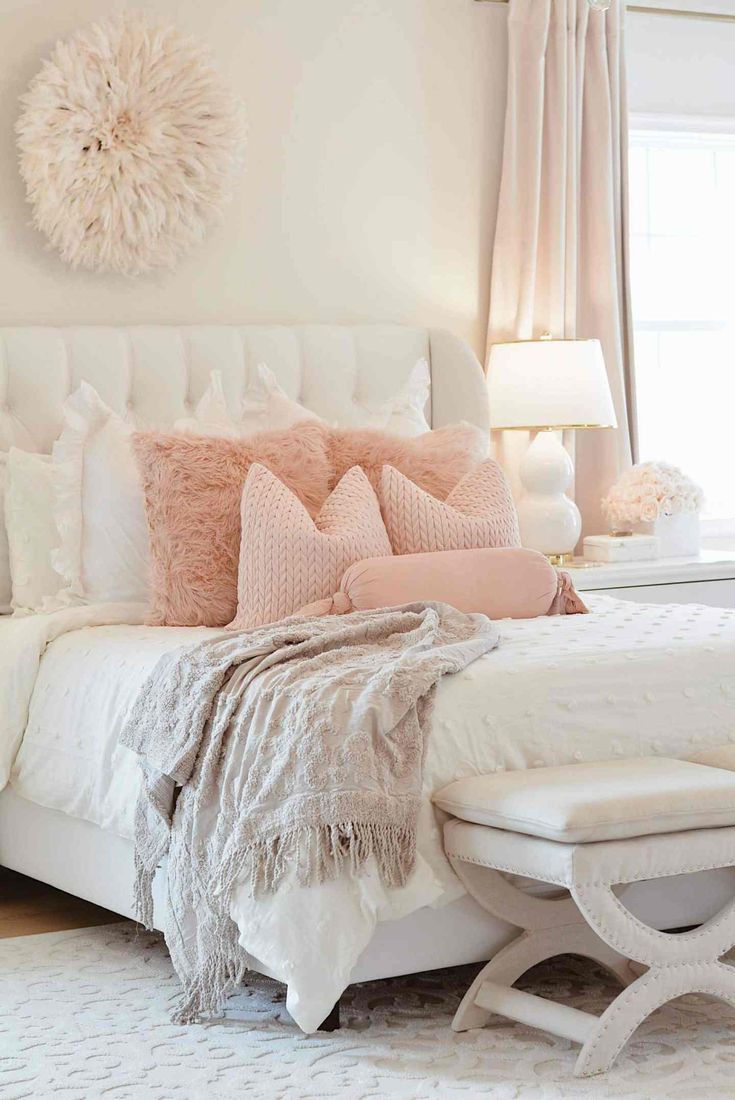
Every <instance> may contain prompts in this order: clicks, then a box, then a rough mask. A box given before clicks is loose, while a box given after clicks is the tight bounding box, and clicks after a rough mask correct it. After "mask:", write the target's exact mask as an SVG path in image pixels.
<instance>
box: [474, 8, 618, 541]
mask: <svg viewBox="0 0 735 1100" xmlns="http://www.w3.org/2000/svg"><path fill="white" fill-rule="evenodd" d="M508 15H509V18H508V43H509V64H508V101H507V108H506V119H505V138H504V149H503V166H502V176H501V185H500V198H499V205H498V216H497V224H496V232H495V244H494V249H493V257H492V276H491V291H490V316H489V326H488V351H489V349H490V347H491V346H492V344H494V343H497V342H500V341H508V340H528V339H534V338H538V337H539V336H541V335H542V334H543V333H544V332H550V333H551V334H552V335H553V336H555V337H564V338H567V339H585V338H593V337H595V338H597V339H599V340H600V342H601V344H602V349H603V353H604V356H605V363H606V365H607V371H608V375H609V378H610V387H611V390H612V394H613V400H614V402H615V409H616V413H617V419H618V429H617V430H616V431H602V430H601V431H580V432H577V433H576V438H575V440H574V441H573V443H574V450H575V453H576V484H575V497H576V500H577V504H578V505H579V508H580V510H581V512H582V519H583V533H591V532H601V531H604V530H605V529H606V526H605V522H604V519H603V517H602V512H601V508H600V500H601V498H602V497H603V496H604V494H605V493H606V492H607V489H608V488H609V487H610V485H611V484H612V483H613V482H614V481H615V479H616V478H617V476H618V474H619V473H620V472H621V471H622V470H623V469H624V468H625V467H626V466H628V465H629V464H630V462H631V461H632V457H633V454H634V451H635V428H634V425H635V417H634V411H635V409H634V400H635V394H634V387H633V343H632V325H631V311H630V292H629V275H628V244H627V232H628V224H627V222H628V211H627V127H628V122H627V108H626V94H625V67H624V50H623V20H624V4H623V3H621V2H620V0H613V3H612V7H611V8H610V10H609V11H607V12H599V11H593V10H592V9H591V8H590V6H589V4H588V3H587V0H510V6H509V13H508ZM517 434H518V435H520V434H521V433H517ZM509 435H510V433H503V436H504V443H505V447H504V449H503V450H504V455H505V456H506V457H508V456H509V455H510V463H511V466H512V465H513V451H515V455H516V457H517V454H518V447H519V444H521V445H522V444H523V443H525V440H520V439H516V440H514V441H513V443H514V444H515V447H514V448H513V447H512V446H511V448H510V449H509V444H510V443H511V441H510V440H508V438H507V437H508V436H509ZM568 442H569V443H572V441H571V440H569V441H568Z"/></svg>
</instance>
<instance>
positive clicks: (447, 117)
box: [0, 0, 735, 353]
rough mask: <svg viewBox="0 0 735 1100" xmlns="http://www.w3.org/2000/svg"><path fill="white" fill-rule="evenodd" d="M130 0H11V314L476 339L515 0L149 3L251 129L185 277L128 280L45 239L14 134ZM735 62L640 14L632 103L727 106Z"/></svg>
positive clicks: (7, 146) (0, 99)
mask: <svg viewBox="0 0 735 1100" xmlns="http://www.w3.org/2000/svg"><path fill="white" fill-rule="evenodd" d="M688 2H690V3H694V2H696V0H688ZM708 2H709V3H712V4H714V3H720V2H725V0H708ZM130 4H131V6H132V5H134V0H130ZM122 6H124V5H123V3H122V0H120V2H118V0H0V32H1V33H0V324H27V323H40V324H43V323H55V322H67V323H73V322H99V323H132V322H156V321H158V322H164V323H165V322H172V323H173V322H184V321H187V320H197V321H205V322H206V321H221V322H227V321H240V322H246V321H284V322H289V321H300V320H324V321H360V320H395V321H404V322H408V323H411V322H414V323H417V324H432V325H437V326H444V327H447V328H449V329H452V330H454V331H455V332H457V333H458V334H459V335H461V336H464V337H465V338H467V339H468V340H469V341H470V342H471V343H472V344H473V345H474V347H475V349H476V350H477V351H478V352H480V353H482V351H483V348H484V338H485V321H486V316H487V296H488V286H489V269H490V251H491V244H492V230H493V222H494V216H495V207H496V196H497V187H498V180H499V167H500V155H501V142H502V125H503V111H504V100H505V78H506V72H505V54H506V50H505V27H506V13H507V9H506V7H505V6H504V5H501V4H493V3H484V4H478V3H475V2H474V0H150V2H149V3H148V4H147V5H146V6H147V7H148V8H149V9H150V10H151V11H153V12H155V13H158V14H160V15H161V16H162V17H163V18H166V19H169V20H172V21H174V22H175V23H176V24H178V25H179V26H180V27H181V28H183V29H184V30H187V31H189V32H191V33H193V34H195V35H197V36H198V37H200V38H201V39H202V40H203V41H206V42H208V43H210V44H211V46H212V50H213V55H214V59H215V61H216V63H217V65H218V67H219V68H220V69H221V71H222V72H223V73H224V74H225V76H226V77H227V78H228V79H229V80H230V81H231V83H232V85H233V86H234V88H235V89H236V90H237V92H238V93H239V95H240V96H241V97H242V99H243V100H244V102H245V104H246V108H247V113H248V117H249V123H250V142H249V147H248V157H247V167H246V172H245V175H244V177H243V179H242V181H241V184H240V187H239V189H238V192H237V196H236V199H235V201H234V203H233V205H232V206H231V207H230V208H229V210H228V212H227V215H226V218H225V222H224V224H223V225H222V226H221V227H219V228H217V229H215V230H214V231H213V232H212V233H211V235H210V236H209V237H208V238H207V240H206V241H205V242H204V244H203V245H202V246H201V247H199V248H198V249H197V250H196V251H195V252H194V253H192V254H191V255H190V256H189V257H188V258H187V259H185V260H184V261H183V262H182V263H181V265H180V266H179V267H178V268H177V269H176V270H175V271H174V272H172V273H165V274H159V275H156V276H153V277H143V278H137V279H134V280H126V279H122V278H119V277H111V276H97V275H91V274H88V273H84V272H71V271H69V270H68V269H67V268H65V267H64V266H63V265H62V264H61V263H60V261H59V260H57V259H56V257H55V255H54V254H53V253H49V252H46V251H45V250H44V242H43V240H42V238H41V237H40V236H39V234H38V233H36V231H35V230H33V229H32V228H30V227H29V225H28V219H29V208H28V207H27V206H26V204H25V202H24V198H23V188H22V184H21V181H20V178H19V176H18V172H17V168H16V162H15V146H14V138H13V125H14V123H15V120H16V117H17V114H18V97H19V96H20V95H21V94H22V92H23V90H24V88H25V87H26V85H27V83H28V81H29V80H30V79H31V77H32V76H33V75H34V73H35V72H36V71H37V70H38V68H39V66H40V62H41V59H42V58H43V57H44V55H46V54H47V53H48V52H49V50H50V48H51V47H52V45H53V43H54V42H55V41H56V39H58V38H60V37H64V36H67V35H69V34H71V33H72V32H73V31H74V30H75V28H77V27H80V26H82V25H84V24H85V23H87V22H90V21H92V20H94V19H99V18H102V17H104V16H105V15H108V14H113V13H114V12H115V11H117V10H118V9H119V8H120V7H122ZM734 64H735V27H730V26H725V25H722V24H711V23H704V22H694V21H690V20H680V19H672V18H665V17H663V16H641V15H631V16H630V17H629V20H628V70H629V80H630V106H631V109H632V110H634V111H652V112H658V111H685V112H693V113H700V114H726V113H732V114H735V80H734V79H733V65H734Z"/></svg>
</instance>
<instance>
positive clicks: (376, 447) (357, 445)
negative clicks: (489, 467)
mask: <svg viewBox="0 0 735 1100" xmlns="http://www.w3.org/2000/svg"><path fill="white" fill-rule="evenodd" d="M487 449H488V435H487V432H483V431H482V429H480V428H476V427H474V425H472V424H453V425H451V426H449V427H447V428H437V430H436V431H433V432H424V434H423V435H417V436H415V437H414V438H413V439H406V438H404V437H402V436H397V435H390V434H389V433H388V432H380V431H376V430H375V429H372V428H358V429H354V428H353V429H349V428H344V429H341V428H332V429H331V430H330V450H331V458H332V465H333V467H334V484H336V483H337V482H338V481H339V479H340V478H341V477H343V476H344V474H345V473H346V472H347V471H348V470H349V469H350V468H351V467H352V466H361V467H362V469H363V470H364V471H365V473H366V474H367V476H368V478H369V479H370V483H371V485H372V486H373V488H374V489H375V491H376V493H377V492H379V490H380V477H381V474H382V471H383V467H384V466H393V467H395V469H396V470H400V471H401V473H403V474H405V475H406V477H408V478H410V479H411V481H413V482H414V483H415V484H416V485H418V486H419V487H420V488H421V489H425V490H426V492H427V493H431V495H432V496H433V497H437V498H438V499H439V500H444V499H445V497H446V496H447V494H448V493H449V492H450V490H452V489H453V488H454V486H455V485H456V484H457V482H458V481H460V480H461V479H462V478H463V477H464V476H465V474H468V473H469V472H470V470H473V469H474V468H475V466H476V465H477V464H478V462H481V461H482V460H483V458H485V457H486V456H487Z"/></svg>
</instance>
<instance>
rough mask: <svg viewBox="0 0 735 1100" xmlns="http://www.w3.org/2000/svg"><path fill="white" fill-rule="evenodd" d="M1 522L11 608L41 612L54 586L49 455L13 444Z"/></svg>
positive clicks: (57, 579)
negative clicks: (21, 448) (9, 581)
mask: <svg viewBox="0 0 735 1100" xmlns="http://www.w3.org/2000/svg"><path fill="white" fill-rule="evenodd" d="M5 524H6V527H7V542H8V559H9V564H10V573H11V576H12V607H13V609H14V610H15V611H16V612H28V611H41V610H43V609H44V608H45V607H46V606H47V604H48V601H50V600H51V599H52V598H53V597H54V596H55V595H56V594H57V592H58V591H59V588H60V586H61V577H60V576H59V574H58V573H57V572H56V570H55V569H53V567H52V565H51V554H52V551H53V550H54V549H55V548H56V546H57V544H58V535H57V531H56V525H55V523H54V492H53V468H52V465H51V456H50V455H41V454H33V453H31V452H30V451H21V450H18V449H17V448H15V447H13V448H11V450H10V451H9V452H8V456H7V462H6V488H5Z"/></svg>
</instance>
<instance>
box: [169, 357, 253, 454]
mask: <svg viewBox="0 0 735 1100" xmlns="http://www.w3.org/2000/svg"><path fill="white" fill-rule="evenodd" d="M174 431H175V432H182V433H183V434H184V435H214V436H219V437H220V438H222V437H224V438H225V439H239V438H240V436H241V435H242V432H241V431H240V429H239V428H238V426H237V424H236V423H235V421H234V420H233V418H232V416H231V415H230V410H229V409H228V408H227V398H226V397H225V391H224V388H223V385H222V371H220V370H213V371H210V374H209V385H208V386H207V388H206V390H205V391H204V393H203V395H202V396H201V397H200V398H199V401H198V403H197V406H196V408H195V409H194V415H193V416H186V417H182V418H181V419H180V420H177V421H175V423H174Z"/></svg>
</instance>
